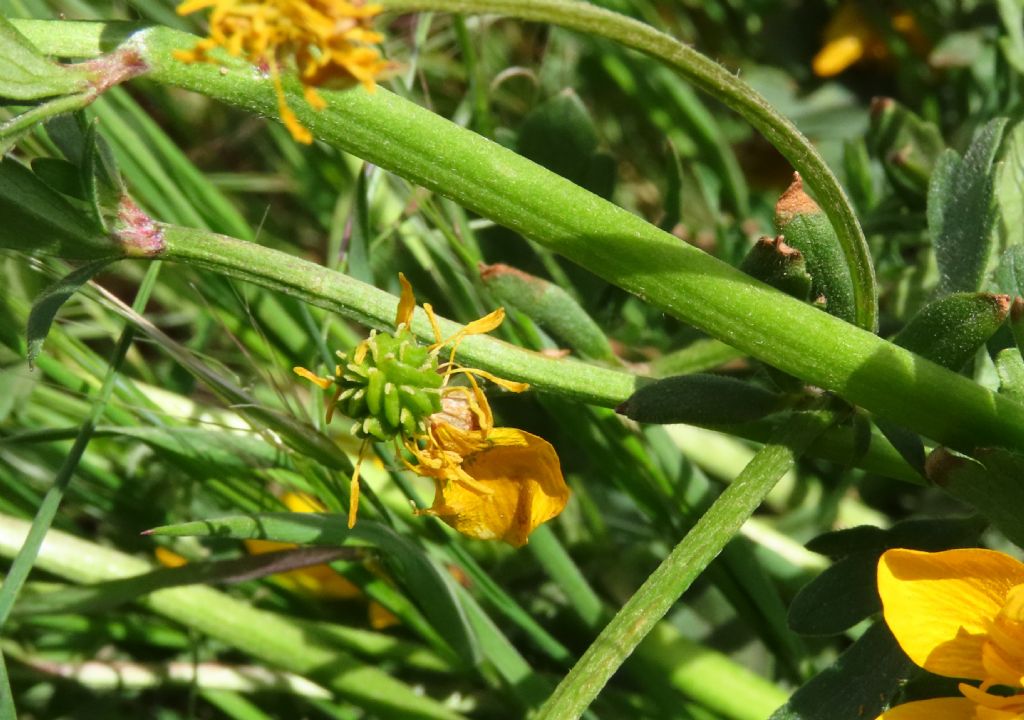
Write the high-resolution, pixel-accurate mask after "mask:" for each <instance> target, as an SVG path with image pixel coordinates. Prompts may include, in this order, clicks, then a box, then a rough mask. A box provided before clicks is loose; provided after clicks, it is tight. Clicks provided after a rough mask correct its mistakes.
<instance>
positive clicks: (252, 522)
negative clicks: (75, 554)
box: [147, 513, 479, 662]
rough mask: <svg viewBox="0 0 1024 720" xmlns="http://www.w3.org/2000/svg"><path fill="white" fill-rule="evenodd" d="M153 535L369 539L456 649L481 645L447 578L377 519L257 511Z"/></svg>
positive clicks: (329, 541)
mask: <svg viewBox="0 0 1024 720" xmlns="http://www.w3.org/2000/svg"><path fill="white" fill-rule="evenodd" d="M147 534H152V535H168V536H174V537H184V536H216V537H221V538H225V537H227V538H234V539H236V540H246V539H261V540H273V541H275V542H287V543H296V544H298V545H350V544H355V545H369V546H371V547H375V548H377V549H378V550H379V551H380V552H381V555H382V559H383V560H384V562H385V564H386V565H387V567H388V568H389V569H390V570H391V571H392V572H393V573H394V574H395V576H396V577H397V579H398V580H400V581H401V582H402V584H403V585H404V586H405V587H406V588H407V590H408V591H409V593H410V596H411V597H413V598H414V599H415V600H416V601H417V603H419V604H420V606H421V607H422V609H423V612H424V614H425V615H426V616H427V617H428V618H429V619H430V620H431V621H432V623H433V624H434V626H435V627H441V628H445V632H446V639H447V640H448V641H449V643H451V645H452V647H453V648H454V649H455V651H456V652H458V653H459V655H460V656H461V657H463V658H466V659H467V660H469V661H471V662H476V661H477V659H478V657H479V649H478V648H477V645H476V640H475V637H474V635H473V634H472V632H471V631H470V629H469V624H468V621H467V620H466V615H465V612H464V611H463V609H462V606H461V605H460V604H459V602H458V600H457V599H456V594H455V589H454V587H453V585H452V581H451V579H450V578H449V577H448V576H447V575H446V574H445V573H443V572H442V571H441V570H440V569H439V568H438V567H437V565H436V564H435V563H434V562H433V561H432V560H431V559H430V558H429V557H427V556H426V555H425V554H424V553H423V551H422V550H420V549H419V548H418V547H417V546H416V545H415V544H413V543H412V542H411V541H409V540H407V539H406V538H404V537H402V536H401V535H399V534H397V533H396V532H394V531H393V530H391V529H390V528H387V527H385V526H383V525H381V524H379V523H375V522H372V521H368V520H361V521H359V523H357V524H356V526H355V527H354V528H351V529H349V528H348V525H347V523H346V521H345V518H343V517H342V516H340V515H329V514H324V513H261V514H258V515H237V516H234V517H226V518H216V519H211V520H199V521H195V522H189V523H182V524H180V525H167V526H164V527H159V528H155V529H153V530H150V531H148V532H147Z"/></svg>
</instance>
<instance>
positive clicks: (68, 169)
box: [32, 157, 85, 200]
mask: <svg viewBox="0 0 1024 720" xmlns="http://www.w3.org/2000/svg"><path fill="white" fill-rule="evenodd" d="M32 172H33V173H35V175H36V177H38V178H39V179H40V180H42V181H43V182H44V183H46V184H47V185H49V186H50V187H51V188H53V189H54V190H56V191H57V192H59V193H60V194H62V195H68V196H69V197H73V198H76V199H78V200H85V189H84V188H83V187H82V179H81V177H80V176H79V174H78V168H76V167H75V166H74V165H72V164H71V163H69V162H68V161H67V160H61V159H60V158H48V157H41V158H36V159H34V160H33V161H32Z"/></svg>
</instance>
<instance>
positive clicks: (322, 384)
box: [292, 367, 332, 390]
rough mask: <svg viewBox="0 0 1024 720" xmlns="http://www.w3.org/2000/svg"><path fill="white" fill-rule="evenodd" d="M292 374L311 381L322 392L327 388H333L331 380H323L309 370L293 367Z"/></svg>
mask: <svg viewBox="0 0 1024 720" xmlns="http://www.w3.org/2000/svg"><path fill="white" fill-rule="evenodd" d="M292 372H293V373H295V374H296V375H298V376H299V377H301V378H305V379H306V380H309V381H310V382H311V383H313V384H314V385H316V386H317V387H318V388H320V389H321V390H326V389H327V388H329V387H330V386H331V382H332V381H331V379H330V378H322V377H320V376H319V375H317V374H315V373H313V372H311V371H309V370H307V369H306V368H304V367H293V368H292Z"/></svg>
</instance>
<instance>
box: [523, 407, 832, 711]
mask: <svg viewBox="0 0 1024 720" xmlns="http://www.w3.org/2000/svg"><path fill="white" fill-rule="evenodd" d="M835 419H836V416H835V415H834V414H833V413H828V412H822V413H807V414H804V415H800V416H797V417H796V418H795V419H794V420H793V422H792V423H791V424H790V425H789V426H788V427H786V428H785V429H784V430H783V431H782V432H781V433H780V435H779V437H777V438H775V439H774V440H773V441H772V442H770V443H769V444H767V445H765V446H764V447H763V448H762V449H761V450H760V451H759V452H758V453H757V455H755V456H754V459H753V460H751V461H750V463H749V464H748V465H747V466H746V467H745V468H744V469H743V472H741V473H740V474H739V476H738V477H737V478H736V480H735V481H734V482H733V483H732V484H731V485H729V487H727V488H726V489H725V491H724V492H723V493H722V494H721V495H720V496H719V497H718V499H717V500H715V502H714V504H712V506H711V507H710V508H709V509H708V511H707V512H706V513H704V515H703V517H701V519H700V520H698V521H697V524H696V525H694V526H693V528H692V529H691V530H690V532H688V533H687V534H686V537H684V538H683V540H682V542H680V543H679V544H678V545H676V547H675V549H674V550H673V551H672V552H671V553H670V554H669V556H668V557H667V558H665V560H664V561H662V563H661V565H659V566H658V569H657V570H655V571H654V572H653V573H651V575H650V576H649V577H648V578H647V580H645V581H644V584H643V585H641V586H640V589H639V590H637V591H636V593H635V594H634V595H633V597H631V598H630V599H629V601H628V602H627V603H626V604H625V605H623V607H622V609H621V610H619V612H618V613H617V614H616V615H615V617H614V618H612V620H611V622H609V623H608V625H607V626H605V628H604V630H602V631H601V634H600V635H599V636H598V637H597V639H596V640H595V641H594V642H593V644H592V645H591V646H590V647H589V648H587V651H586V652H585V653H584V654H583V657H581V658H580V660H579V662H577V663H576V664H575V665H574V666H573V668H572V670H570V671H569V674H568V675H566V676H565V678H564V679H563V680H562V682H561V683H560V684H559V686H558V688H556V690H555V692H554V694H552V695H551V697H550V698H548V701H547V702H546V703H545V704H544V706H543V707H542V708H541V709H540V712H539V713H538V714H537V716H536V720H574V719H575V718H578V717H579V716H580V715H582V714H583V711H584V710H586V709H587V707H589V705H590V703H591V702H592V701H593V700H594V698H595V697H597V695H598V693H599V692H601V689H602V688H603V687H604V686H605V684H606V683H607V682H608V680H609V679H611V677H612V675H614V674H615V672H616V671H617V670H618V669H619V667H620V666H621V665H622V663H623V662H625V661H626V659H627V658H628V657H629V656H630V655H631V654H632V653H633V651H634V650H635V649H636V647H637V646H638V645H639V644H640V642H641V641H642V640H643V639H644V638H645V637H646V636H647V634H648V633H649V632H651V630H653V629H654V626H655V625H657V623H658V621H660V620H661V618H663V617H664V616H665V613H667V612H668V611H669V609H670V608H671V607H672V605H674V604H675V602H676V600H678V599H679V596H680V595H682V594H683V592H685V591H686V589H687V588H688V587H690V584H691V583H692V582H693V581H694V580H695V579H696V578H697V576H698V575H700V574H701V573H702V572H703V571H704V569H705V568H707V566H708V564H709V563H710V562H711V561H712V560H713V559H714V558H715V556H717V555H718V553H720V552H721V551H722V548H724V547H725V545H726V543H728V542H729V541H730V540H731V539H732V538H733V537H735V535H736V533H738V532H739V530H740V527H741V526H742V525H743V523H744V522H745V521H746V520H747V518H749V517H750V516H751V514H752V513H753V512H754V510H756V509H757V507H758V506H759V505H760V504H761V501H762V500H763V499H764V498H765V496H766V495H767V494H768V492H769V491H770V490H771V489H772V488H773V487H774V486H775V483H776V482H777V481H778V479H779V478H780V477H782V476H783V475H784V474H785V473H786V472H788V471H789V469H790V468H792V467H793V463H794V462H795V461H796V459H797V458H798V457H799V456H800V454H801V453H802V452H803V450H804V449H806V448H807V447H808V446H809V445H810V443H811V441H813V440H814V438H816V437H817V436H818V435H820V434H821V433H822V432H823V431H824V430H825V428H826V427H828V426H829V425H831V424H832V423H833V422H835ZM700 700H701V702H702V704H704V705H705V706H707V707H709V708H711V709H712V710H714V711H716V712H718V713H721V714H722V715H725V716H727V717H737V714H736V713H737V712H738V711H739V710H742V709H743V708H745V707H748V706H749V703H750V702H751V700H752V698H751V697H748V696H747V695H746V693H745V685H744V683H743V682H742V681H738V682H735V683H733V684H731V685H730V687H728V688H708V693H707V696H706V697H701V698H700ZM773 709H774V708H771V707H767V708H764V710H765V712H766V713H767V712H770V711H771V710H773Z"/></svg>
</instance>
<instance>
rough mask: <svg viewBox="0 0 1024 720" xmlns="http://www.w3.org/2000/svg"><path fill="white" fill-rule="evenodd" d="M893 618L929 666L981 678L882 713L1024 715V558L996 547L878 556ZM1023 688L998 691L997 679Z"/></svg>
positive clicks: (933, 719)
mask: <svg viewBox="0 0 1024 720" xmlns="http://www.w3.org/2000/svg"><path fill="white" fill-rule="evenodd" d="M878 592H879V595H881V598H882V608H883V614H884V616H885V621H886V623H887V624H888V625H889V628H890V629H891V630H892V633H893V635H895V636H896V640H897V641H898V642H899V644H900V647H902V648H903V650H904V652H906V653H907V655H908V656H909V657H910V659H911V660H913V661H914V662H915V663H917V664H918V665H920V666H921V667H923V668H924V669H925V670H928V671H929V672H933V673H935V674H937V675H944V676H946V677H953V678H968V679H974V680H980V681H981V685H980V687H974V686H973V685H969V684H967V683H961V684H960V686H959V689H960V692H961V694H962V695H963V697H957V698H935V699H931V700H920V701H916V702H910V703H906V704H904V705H899V706H897V707H895V708H893V709H891V710H888V711H886V712H884V713H882V714H881V715H880V716H879V717H878V718H877V720H1015V719H1019V718H1022V717H1024V692H1019V691H1021V690H1024V563H1021V562H1019V561H1017V560H1015V559H1014V558H1012V557H1010V556H1009V555H1005V554H1003V553H1000V552H995V551H993V550H980V549H967V550H947V551H945V552H938V553H928V552H920V551H917V550H902V549H898V550H888V551H887V552H885V553H884V554H883V555H882V557H881V559H880V560H879V562H878ZM996 685H999V686H1004V687H1006V688H1010V689H1012V690H1015V691H1018V692H1016V693H1015V694H1010V695H1007V694H1006V693H1003V694H999V695H995V694H992V693H990V692H988V691H989V690H990V689H991V688H992V687H993V686H996Z"/></svg>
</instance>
